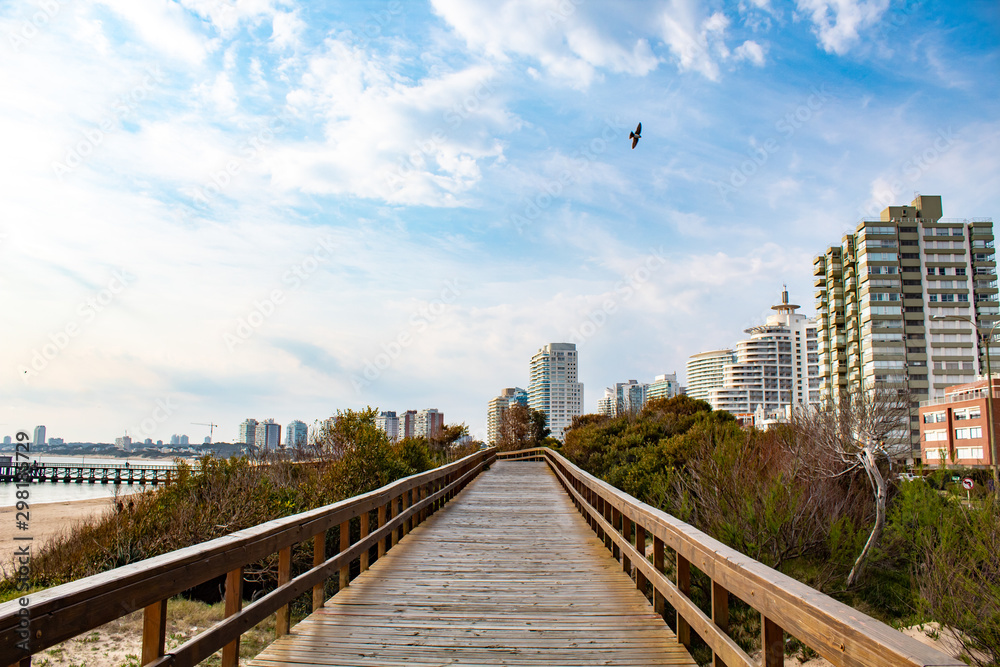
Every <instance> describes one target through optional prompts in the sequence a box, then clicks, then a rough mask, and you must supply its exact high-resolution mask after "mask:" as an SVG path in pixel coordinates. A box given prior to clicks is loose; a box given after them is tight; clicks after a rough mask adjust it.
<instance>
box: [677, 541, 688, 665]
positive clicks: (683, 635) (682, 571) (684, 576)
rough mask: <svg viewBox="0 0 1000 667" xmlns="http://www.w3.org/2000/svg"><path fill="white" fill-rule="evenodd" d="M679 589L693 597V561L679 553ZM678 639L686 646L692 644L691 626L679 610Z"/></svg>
mask: <svg viewBox="0 0 1000 667" xmlns="http://www.w3.org/2000/svg"><path fill="white" fill-rule="evenodd" d="M676 563H677V590H679V591H680V592H681V593H683V594H684V595H686V596H687V597H689V598H690V597H691V563H690V561H688V559H687V558H685V557H684V556H682V555H680V553H678V554H677V560H676ZM677 641H679V642H680V643H681V644H684V646H687V647H690V646H691V626H690V625H689V624H688V622H687V621H686V620H684V617H683V616H681V613H680V611H678V612H677Z"/></svg>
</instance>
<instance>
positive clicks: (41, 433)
mask: <svg viewBox="0 0 1000 667" xmlns="http://www.w3.org/2000/svg"><path fill="white" fill-rule="evenodd" d="M31 445H32V446H33V447H41V446H43V445H45V427H44V426H36V427H35V437H34V439H33V440H32V442H31Z"/></svg>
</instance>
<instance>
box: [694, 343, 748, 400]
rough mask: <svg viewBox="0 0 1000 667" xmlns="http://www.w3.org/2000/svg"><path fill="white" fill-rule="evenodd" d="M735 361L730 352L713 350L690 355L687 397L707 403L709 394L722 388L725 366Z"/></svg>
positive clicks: (734, 356)
mask: <svg viewBox="0 0 1000 667" xmlns="http://www.w3.org/2000/svg"><path fill="white" fill-rule="evenodd" d="M734 361H736V355H734V354H733V351H732V350H713V351H711V352H700V353H698V354H695V355H692V356H691V358H690V359H688V362H687V395H688V396H690V397H691V398H696V399H698V400H699V401H707V400H708V395H709V392H711V391H712V390H713V389H719V388H721V387H722V381H723V377H724V375H725V373H724V372H723V368H725V366H726V364H731V363H733V362H734Z"/></svg>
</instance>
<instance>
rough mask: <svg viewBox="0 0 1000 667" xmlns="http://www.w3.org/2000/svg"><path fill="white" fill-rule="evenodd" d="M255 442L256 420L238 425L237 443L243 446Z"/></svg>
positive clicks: (248, 420) (247, 420)
mask: <svg viewBox="0 0 1000 667" xmlns="http://www.w3.org/2000/svg"><path fill="white" fill-rule="evenodd" d="M256 440H257V420H256V419H246V420H244V421H243V423H242V424H240V439H239V442H241V443H243V444H244V445H247V446H250V445H253V444H254V443H255V442H256Z"/></svg>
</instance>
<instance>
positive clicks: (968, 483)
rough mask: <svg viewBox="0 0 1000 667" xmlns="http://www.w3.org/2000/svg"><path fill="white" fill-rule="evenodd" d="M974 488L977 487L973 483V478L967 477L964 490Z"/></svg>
mask: <svg viewBox="0 0 1000 667" xmlns="http://www.w3.org/2000/svg"><path fill="white" fill-rule="evenodd" d="M974 486H975V482H973V481H972V478H971V477H966V478H965V479H963V480H962V488H963V489H972V487H974Z"/></svg>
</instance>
